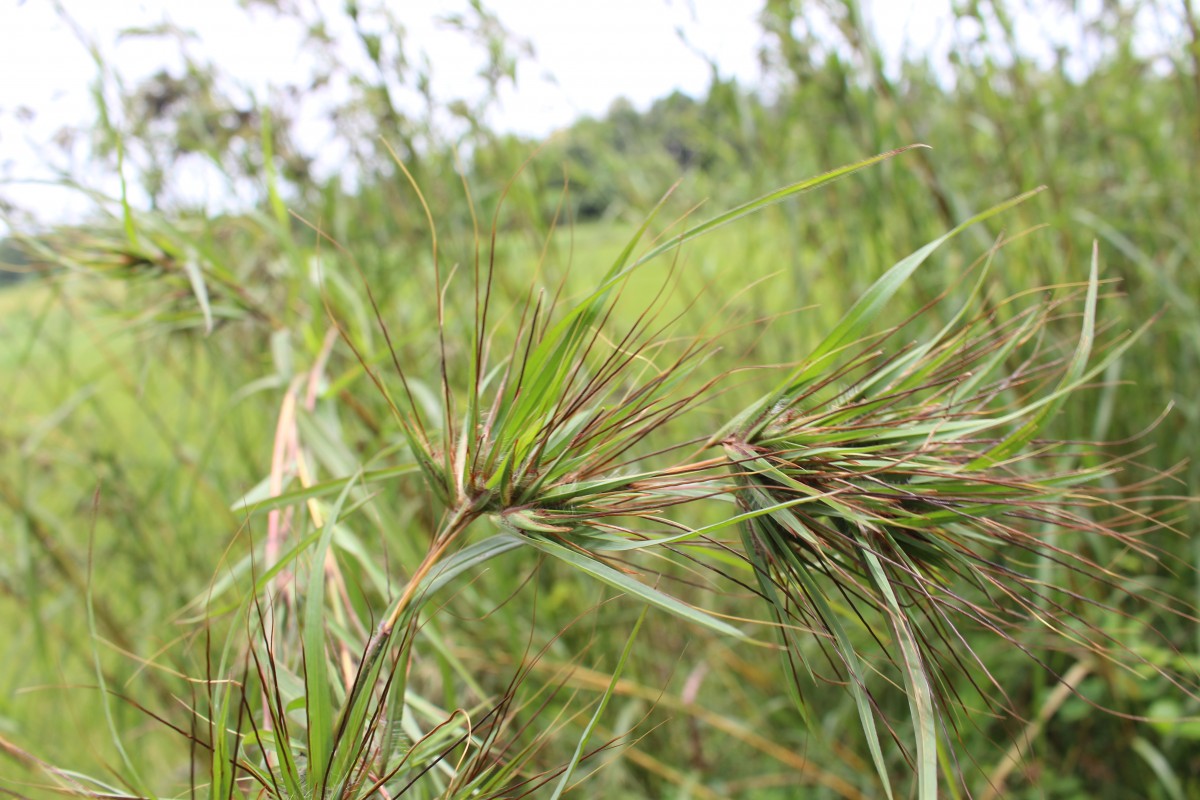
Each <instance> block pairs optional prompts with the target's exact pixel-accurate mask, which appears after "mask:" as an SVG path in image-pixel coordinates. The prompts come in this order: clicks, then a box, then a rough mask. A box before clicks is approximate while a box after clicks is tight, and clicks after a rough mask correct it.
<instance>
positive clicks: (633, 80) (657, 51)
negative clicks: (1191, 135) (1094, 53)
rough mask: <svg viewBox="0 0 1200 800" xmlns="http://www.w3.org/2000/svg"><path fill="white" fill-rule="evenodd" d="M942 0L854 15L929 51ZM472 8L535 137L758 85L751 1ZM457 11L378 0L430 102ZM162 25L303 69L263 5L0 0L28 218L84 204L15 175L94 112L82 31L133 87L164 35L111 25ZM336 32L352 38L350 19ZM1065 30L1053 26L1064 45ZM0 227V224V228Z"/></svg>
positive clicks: (439, 1) (282, 71) (227, 63)
mask: <svg viewBox="0 0 1200 800" xmlns="http://www.w3.org/2000/svg"><path fill="white" fill-rule="evenodd" d="M1091 1H1092V2H1093V3H1096V2H1100V0H1091ZM287 2H290V3H293V4H296V5H299V6H301V7H310V6H312V4H314V3H315V4H317V6H321V5H324V6H326V7H328V8H330V9H332V10H333V13H330V14H329V15H328V16H329V17H330V18H331V19H339V18H340V19H342V20H343V21H344V15H341V14H339V13H337V11H336V9H338V8H340V7H341V5H342V2H343V0H287ZM949 2H950V0H868V2H866V4H865V8H866V14H867V16H868V20H869V21H870V22H871V23H872V25H873V27H874V29H875V30H876V31H877V36H878V38H879V41H880V44H881V47H882V48H883V50H884V52H885V55H886V56H887V59H888V60H889V61H890V62H892V63H895V62H896V61H897V60H898V58H899V55H900V53H901V52H903V51H904V50H905V49H906V48H911V49H913V50H914V51H916V52H921V53H924V54H929V55H931V56H932V57H933V59H934V60H935V61H936V59H937V58H938V57H940V55H941V54H944V53H945V52H946V51H947V50H948V48H949V42H950V37H951V34H952V27H953V23H952V16H951V14H950V6H949ZM1084 2H1085V3H1087V2H1088V0H1084ZM251 5H252V4H251ZM485 5H486V6H487V7H488V8H490V9H493V10H494V11H495V12H496V13H497V15H498V16H499V18H500V19H501V21H502V22H503V24H504V25H505V26H507V28H508V29H509V30H511V31H512V32H514V33H515V34H517V36H519V37H521V38H523V39H525V40H527V41H528V42H529V43H530V44H531V45H532V50H533V57H532V58H531V59H529V60H526V61H525V62H523V63H522V65H521V70H520V73H519V79H518V82H517V86H516V89H515V90H513V89H506V90H505V91H504V93H503V94H502V95H501V102H500V104H499V105H498V106H497V107H496V109H495V111H494V114H493V116H492V117H491V119H490V120H489V121H490V122H491V124H492V125H493V126H494V127H495V128H496V129H499V130H502V131H512V132H517V133H523V134H528V135H535V136H540V135H544V134H546V133H548V132H550V131H552V130H555V129H557V128H561V127H564V126H566V125H568V124H569V123H570V122H571V121H572V120H574V119H576V118H577V117H579V116H581V115H585V114H587V115H599V114H603V113H604V112H605V110H606V109H607V108H608V107H609V106H610V105H611V103H612V102H613V100H614V99H616V98H618V97H624V98H627V99H629V100H630V101H632V102H633V104H634V105H635V106H636V107H638V108H645V107H647V106H648V105H649V104H650V103H651V102H652V101H653V100H654V99H656V98H659V97H663V96H665V95H667V94H669V93H670V92H672V91H675V90H680V91H683V92H685V93H688V94H692V95H701V94H703V92H704V91H705V90H706V88H707V86H708V84H709V81H710V77H711V72H710V66H709V63H708V61H707V60H706V59H707V58H711V59H712V60H713V61H715V63H716V64H717V66H718V69H719V70H720V72H721V74H722V75H723V76H725V77H734V78H737V79H738V81H739V82H741V83H742V84H743V85H748V86H755V85H758V84H759V83H760V82H761V80H762V74H761V72H760V69H759V64H758V51H759V47H760V45H761V36H762V34H761V31H760V29H759V27H758V25H757V24H756V19H755V18H756V15H757V13H758V10H759V9H760V7H761V2H757V1H754V0H605V2H604V3H597V2H594V0H556V2H542V1H541V0H491V2H487V3H485ZM56 6H58V7H60V8H61V9H62V10H63V11H65V15H66V17H69V18H70V19H71V20H72V22H71V23H68V22H67V21H66V18H65V17H64V14H63V13H60V12H59V11H57V10H56ZM466 7H467V0H422V2H420V3H412V2H411V0H410V1H409V2H400V0H397V2H395V3H393V4H392V8H394V9H395V10H396V13H397V15H398V16H399V17H400V18H401V20H402V22H403V24H404V25H405V27H406V29H407V31H408V41H409V42H410V46H412V45H415V49H418V50H420V51H423V52H424V53H426V54H427V55H428V57H429V59H430V62H431V65H432V73H433V76H434V91H435V93H436V94H437V96H439V97H441V98H442V99H447V98H451V97H458V96H462V95H463V94H469V93H470V92H471V91H472V89H471V88H469V87H471V86H472V85H473V84H474V85H475V86H477V85H478V82H477V81H476V79H475V77H474V73H475V71H476V70H477V68H478V66H479V52H478V50H477V49H475V48H474V47H473V46H472V45H471V44H470V43H469V42H468V41H466V39H465V38H464V37H463V36H462V35H461V34H458V33H455V32H453V31H451V30H449V29H447V27H446V26H445V25H439V24H438V22H437V20H438V19H439V18H440V17H443V16H444V15H445V14H447V13H451V12H454V11H461V10H463V9H464V8H466ZM413 8H419V9H420V11H419V12H415V11H410V9H413ZM164 21H170V22H173V23H174V24H176V25H177V26H179V27H181V28H184V29H188V30H191V31H194V32H195V34H196V41H195V42H194V43H192V44H189V45H188V47H190V48H192V52H193V53H194V54H197V55H202V56H204V57H207V58H211V59H212V60H214V61H217V62H219V64H220V65H221V66H222V67H223V68H224V69H225V70H226V71H227V72H229V73H230V74H232V75H234V76H237V78H238V80H239V81H241V82H242V83H243V84H244V85H245V86H246V87H247V88H248V89H249V90H251V91H253V92H255V93H257V94H258V95H260V96H262V95H265V94H266V93H267V91H268V90H269V87H270V86H272V85H276V86H278V85H282V84H284V83H286V82H288V81H289V80H295V79H296V77H297V72H298V71H303V70H306V69H307V68H308V67H310V66H311V63H310V62H311V59H310V58H309V54H307V53H305V51H304V49H303V48H301V47H300V40H301V35H302V30H301V28H300V27H299V26H297V25H294V24H291V23H290V22H288V21H281V20H280V19H279V18H278V17H276V16H275V15H273V14H272V13H270V12H267V11H265V10H262V9H255V8H253V7H252V8H251V10H250V11H246V10H243V9H241V8H239V7H238V4H237V2H236V0H204V1H203V2H197V0H157V1H156V2H151V1H150V0H58V2H50V1H49V0H0V198H3V197H7V198H9V199H10V200H13V201H16V202H17V203H18V204H19V205H22V206H26V207H30V208H32V209H33V210H34V211H35V212H36V213H37V214H38V215H39V216H40V217H42V218H62V217H64V216H65V217H70V216H73V215H74V214H75V213H78V209H80V208H83V207H86V205H87V201H86V200H85V199H83V198H81V197H78V196H74V197H72V196H70V194H69V193H66V192H64V191H63V190H62V189H61V188H56V187H48V186H39V185H37V184H36V183H31V182H29V181H30V179H34V180H36V179H45V178H47V177H49V176H50V175H51V174H52V173H51V172H50V171H48V170H47V169H46V168H45V166H44V165H45V162H46V160H47V157H49V154H52V153H54V152H55V148H54V147H53V146H52V143H53V142H54V141H55V137H56V135H57V134H58V132H59V131H60V130H61V129H63V127H64V126H68V125H84V126H86V125H87V124H88V123H89V122H90V121H91V120H94V118H95V110H94V104H93V102H92V99H91V96H90V91H91V85H92V83H93V80H94V78H95V75H96V65H95V63H94V61H93V60H92V57H91V55H90V54H89V52H88V50H87V48H86V47H85V46H84V44H83V43H82V42H81V36H82V38H86V39H88V40H90V41H91V42H93V43H94V45H95V46H96V47H97V48H98V49H99V51H100V52H101V53H102V55H103V57H104V59H105V60H106V61H108V62H110V63H112V64H115V65H116V66H117V69H118V71H119V72H120V74H122V75H123V76H124V78H125V80H126V81H128V82H131V83H132V82H135V81H136V80H137V79H138V78H141V77H145V76H148V75H150V74H152V73H153V72H155V71H157V70H158V69H161V68H162V67H164V66H166V67H176V68H177V67H178V66H179V65H180V64H181V63H182V61H181V58H180V55H179V52H178V48H177V45H174V44H172V43H170V42H164V41H154V40H148V39H137V38H129V37H121V36H120V32H121V30H122V29H125V28H129V27H136V26H150V25H154V24H156V23H161V22H164ZM1018 22H1019V24H1020V25H1021V26H1024V27H1026V28H1028V29H1029V30H1030V31H1031V32H1032V35H1033V37H1034V38H1036V36H1037V35H1038V34H1040V33H1041V32H1043V30H1044V29H1046V28H1047V27H1049V28H1051V29H1052V28H1054V27H1055V26H1056V25H1057V24H1059V23H1058V22H1057V21H1056V20H1055V19H1054V18H1053V15H1045V16H1041V15H1033V14H1026V15H1025V16H1024V17H1022V18H1021V19H1019V20H1018ZM342 33H343V35H344V36H345V37H346V38H349V37H350V33H349V30H348V29H347V30H344V31H342ZM1071 35H1072V34H1071V33H1070V32H1069V31H1068V32H1060V33H1057V34H1055V36H1057V38H1059V39H1062V38H1063V37H1066V38H1067V39H1068V40H1069V39H1070V37H1071ZM685 40H686V42H685ZM355 49H356V50H357V48H355ZM307 127H308V130H307V135H309V136H311V137H315V138H316V139H317V140H319V138H320V136H321V133H320V131H319V127H320V126H319V124H318V123H317V122H316V121H315V120H313V121H311V124H310V125H308V126H307ZM310 143H312V140H310V142H309V143H305V142H304V141H303V139H302V144H310ZM318 143H319V142H318ZM77 152H83V150H82V148H81V149H79V150H77ZM56 157H57V156H56ZM57 158H58V165H59V166H60V167H61V168H63V169H66V170H68V171H71V172H73V173H77V174H79V171H80V170H82V171H83V172H86V165H82V164H78V163H74V164H73V163H70V162H69V161H64V160H63V159H62V158H61V157H57ZM201 190H202V191H203V187H201ZM211 191H214V192H218V191H222V190H219V189H212V190H211ZM3 224H4V223H3V221H2V220H0V233H2V232H3V230H2V229H3Z"/></svg>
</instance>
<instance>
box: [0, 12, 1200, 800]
mask: <svg viewBox="0 0 1200 800" xmlns="http://www.w3.org/2000/svg"><path fill="white" fill-rule="evenodd" d="M968 5H970V7H969V8H967V7H964V8H960V9H959V10H958V11H957V12H956V13H957V14H958V21H959V23H960V24H961V25H962V26H963V27H964V29H965V30H969V31H977V32H976V33H975V34H971V35H968V34H962V36H961V38H960V40H957V41H956V45H955V49H954V53H955V57H954V58H953V59H952V64H951V66H950V67H948V68H946V69H948V70H950V73H949V75H950V78H952V80H948V79H947V74H946V72H945V71H942V72H939V71H938V70H935V69H934V68H933V67H932V66H930V65H928V64H925V63H921V62H919V61H917V60H910V61H908V62H906V63H905V64H903V65H902V67H901V68H900V70H899V72H898V74H892V73H891V71H886V70H884V69H883V68H882V66H881V64H882V60H881V59H882V56H881V55H880V51H879V50H878V47H877V45H875V44H874V43H873V40H872V39H871V37H870V35H869V31H868V30H867V29H866V28H864V27H862V25H861V19H860V16H859V15H860V9H858V7H857V5H856V4H854V3H851V2H835V3H822V4H811V3H787V2H774V1H772V2H768V3H766V4H765V5H764V10H763V13H762V16H761V23H762V26H763V34H764V42H765V43H766V46H767V48H768V50H769V55H770V58H769V59H768V69H769V71H770V75H771V78H772V81H773V86H774V88H773V90H772V92H771V93H769V94H768V93H766V92H756V91H754V90H753V89H754V87H742V86H738V85H736V84H734V83H733V82H731V81H726V80H723V79H721V78H720V77H719V75H716V74H715V75H714V80H713V83H712V85H711V86H710V89H709V92H708V94H707V95H706V96H705V97H701V98H689V97H685V96H683V95H675V96H672V97H670V98H664V99H663V100H662V101H660V102H658V103H656V104H655V105H654V106H652V107H651V108H649V109H646V110H643V111H638V110H635V109H633V108H631V107H629V106H628V104H622V103H618V104H615V105H614V106H613V108H612V110H611V111H610V112H609V113H608V114H607V115H606V116H604V117H601V118H598V119H588V120H581V121H579V122H578V123H576V124H575V125H573V126H572V127H571V128H569V129H567V130H565V131H561V132H559V133H557V134H555V135H554V136H552V137H549V138H548V139H547V140H545V141H540V142H539V141H532V140H525V139H521V138H518V137H513V136H509V135H502V134H500V133H496V132H494V131H491V130H489V129H488V128H487V126H486V125H485V124H484V122H483V121H484V120H485V119H486V115H485V114H483V113H482V112H480V113H479V114H478V116H477V117H475V116H470V114H467V116H468V117H469V119H467V120H466V122H469V123H470V124H469V125H466V124H465V123H464V127H463V131H465V132H461V133H459V134H457V138H455V137H454V136H449V135H446V134H445V132H444V130H443V129H442V128H439V127H438V126H436V125H434V124H433V123H432V122H431V121H430V120H429V119H425V118H422V117H420V116H419V115H416V114H412V113H408V114H406V113H404V112H401V111H399V110H397V108H396V107H395V106H392V105H389V103H390V102H391V101H390V100H389V98H388V94H387V92H386V91H383V89H384V88H386V86H388V85H391V84H389V83H388V81H389V80H393V79H394V80H402V76H401V75H400V74H397V75H391V76H388V75H385V72H386V68H387V67H386V64H385V63H384V60H383V59H381V58H380V57H379V47H380V44H379V41H380V40H378V39H372V38H371V37H372V36H379V37H382V40H383V41H388V42H390V41H392V40H391V39H389V38H388V37H389V36H393V35H395V36H396V37H397V38H396V40H395V43H394V44H395V45H396V46H398V47H399V46H402V44H401V40H400V38H399V36H398V34H396V33H395V32H394V31H393V32H391V33H388V32H384V33H378V34H369V33H368V32H367V29H366V27H360V28H359V29H358V31H359V34H360V35H361V37H362V41H361V45H362V46H363V47H364V52H366V53H367V55H368V56H369V57H371V58H373V59H375V60H374V62H373V63H374V64H375V65H376V66H377V67H378V69H379V74H378V75H375V74H374V73H371V74H365V73H364V74H361V75H357V77H358V78H361V80H360V81H359V82H358V83H355V84H354V85H355V86H356V87H357V89H356V91H359V92H360V94H359V95H356V96H355V98H354V101H353V102H352V103H348V104H347V106H348V107H350V106H353V110H354V113H356V114H358V115H359V116H357V117H355V120H357V122H356V126H355V127H354V128H353V132H354V135H355V137H356V138H354V139H353V141H354V142H355V143H356V147H354V148H352V149H351V151H350V154H349V155H348V156H347V158H348V160H349V163H348V166H347V172H350V171H353V172H354V173H355V174H356V175H357V178H356V180H355V181H352V182H349V181H339V180H338V178H337V177H336V176H335V177H331V178H321V177H319V176H313V175H310V174H307V173H306V172H305V170H304V169H303V161H302V159H297V158H295V157H294V156H295V155H296V153H295V149H294V148H295V144H294V142H293V141H292V140H291V139H290V138H289V137H290V135H291V131H290V129H289V124H290V122H289V117H288V114H287V109H286V108H273V107H271V106H270V105H269V104H268V103H266V102H264V103H263V104H262V105H259V106H255V107H253V108H250V109H246V108H245V107H244V105H243V106H239V105H238V104H239V102H242V101H240V100H239V99H238V98H239V96H238V95H237V94H236V92H229V93H223V92H222V87H224V86H227V85H228V84H227V83H223V82H222V81H223V80H226V79H227V78H228V76H222V75H221V73H220V72H219V70H218V69H217V68H216V67H212V66H211V65H197V64H194V65H192V66H193V67H195V68H196V69H195V71H194V72H189V73H188V75H187V76H186V80H185V79H182V78H180V79H178V80H177V81H176V82H175V83H173V84H172V87H173V89H174V91H176V92H178V94H179V96H178V97H177V98H175V99H172V100H171V101H169V102H163V103H162V104H160V105H159V106H157V107H153V104H147V102H146V98H147V97H160V98H161V96H162V95H161V90H163V88H164V85H163V82H164V81H165V79H164V78H163V77H162V76H158V77H156V78H152V79H148V81H147V83H146V84H144V85H140V86H129V85H125V84H120V85H118V84H116V83H114V84H112V86H111V88H112V89H113V91H114V92H116V95H115V96H117V97H118V101H113V100H111V99H109V100H108V101H104V100H101V101H100V102H102V103H107V104H103V105H100V106H98V109H97V112H98V113H97V121H96V123H95V129H94V131H93V133H94V134H95V137H94V138H95V142H96V144H95V149H96V153H95V154H94V155H95V159H96V161H97V163H100V164H108V165H110V166H111V167H112V168H113V169H117V168H118V166H119V168H120V169H122V170H123V171H124V175H125V180H126V182H127V183H126V189H127V191H126V194H125V195H123V196H122V195H121V194H119V193H118V194H116V195H115V196H107V195H103V194H100V193H93V194H92V195H91V196H92V197H93V199H94V203H95V207H94V212H93V214H92V216H91V217H89V219H88V220H86V221H84V222H81V223H78V224H71V225H49V224H47V225H33V224H28V223H21V222H20V221H19V220H18V219H17V218H15V217H14V218H13V221H12V229H13V233H12V235H11V237H10V238H9V239H8V241H7V242H6V250H5V252H6V253H10V254H19V258H16V257H12V256H11V255H10V256H8V257H6V258H8V259H9V260H11V262H12V263H11V264H9V267H10V269H11V270H12V271H14V272H17V271H20V272H21V273H22V274H23V275H24V274H25V273H32V274H29V275H26V276H25V278H24V279H23V280H21V281H19V282H15V283H13V284H12V285H9V286H6V287H5V288H3V289H2V290H0V342H2V344H0V536H2V537H3V538H2V544H3V552H4V554H5V555H4V557H3V559H0V630H2V631H4V634H3V645H4V652H5V658H4V659H2V660H0V790H3V791H4V792H7V793H9V794H12V795H14V796H17V797H31V798H33V797H36V798H41V797H51V796H60V795H61V794H62V793H67V794H71V795H78V796H92V797H105V798H134V797H137V798H141V797H155V798H168V797H169V798H175V797H204V798H213V800H216V798H234V797H237V798H257V797H272V798H274V797H279V798H299V797H306V798H311V797H333V798H346V799H347V800H358V799H359V798H367V797H380V798H392V797H400V796H404V797H413V798H516V797H537V798H540V797H546V798H557V797H559V796H562V795H564V794H568V793H569V794H571V795H573V796H579V797H621V798H624V797H629V798H643V797H644V798H661V797H668V798H748V799H749V798H755V799H758V798H762V799H764V800H766V799H774V798H790V797H813V798H878V797H896V798H901V797H916V798H921V800H926V799H930V800H932V799H933V798H940V797H950V798H960V797H961V798H965V797H983V798H996V797H1005V798H1010V797H1011V798H1043V797H1053V798H1093V797H1095V798H1114V799H1115V798H1125V797H1147V798H1163V800H1178V799H1179V798H1193V797H1200V778H1198V777H1197V776H1198V775H1200V756H1198V755H1197V754H1198V753H1200V629H1198V627H1197V617H1198V610H1197V605H1198V603H1200V574H1198V571H1197V570H1198V568H1200V539H1198V538H1197V531H1198V525H1197V523H1198V522H1200V514H1198V513H1197V506H1196V496H1195V494H1196V492H1195V487H1196V486H1197V485H1200V466H1198V465H1197V462H1196V460H1195V459H1194V452H1195V450H1196V447H1197V445H1198V443H1200V434H1198V429H1197V415H1198V413H1200V406H1198V404H1197V403H1198V401H1197V398H1198V397H1200V378H1198V377H1197V376H1198V375H1200V369H1198V367H1200V308H1197V305H1198V304H1200V270H1198V263H1200V244H1198V243H1200V223H1198V222H1197V218H1196V214H1195V210H1196V209H1197V208H1200V158H1198V157H1197V155H1198V153H1197V144H1196V143H1197V141H1200V92H1197V86H1198V85H1200V84H1197V82H1196V81H1197V74H1198V73H1197V67H1198V65H1200V45H1198V44H1197V39H1196V38H1195V35H1194V34H1195V31H1196V30H1197V26H1198V25H1200V21H1198V20H1197V19H1196V17H1195V13H1194V12H1193V11H1192V10H1191V8H1190V4H1184V6H1183V10H1180V9H1178V8H1175V7H1174V6H1171V7H1168V6H1166V4H1158V3H1153V2H1128V3H1115V4H1109V5H1106V6H1105V7H1104V8H1103V9H1101V10H1098V11H1095V12H1094V13H1093V14H1092V16H1090V17H1085V16H1083V15H1085V14H1086V13H1091V12H1085V11H1076V12H1073V13H1075V14H1077V15H1079V16H1077V17H1075V18H1074V19H1076V20H1077V21H1078V22H1079V23H1080V24H1081V25H1083V24H1086V25H1087V26H1088V30H1089V31H1091V34H1090V35H1092V36H1094V37H1095V44H1096V48H1097V49H1096V52H1098V53H1099V54H1100V55H1099V56H1097V57H1096V58H1095V59H1094V60H1093V61H1092V62H1091V63H1089V65H1088V67H1087V69H1086V70H1085V71H1084V72H1083V73H1082V74H1080V73H1079V71H1078V70H1076V69H1075V68H1074V67H1072V66H1070V65H1069V63H1068V60H1067V58H1066V55H1065V54H1060V57H1059V60H1058V61H1052V60H1051V61H1047V59H1045V58H1041V57H1034V56H1031V55H1028V54H1026V52H1025V51H1024V50H1022V48H1021V47H1019V46H1018V44H1019V43H1018V41H1017V39H1016V35H1015V34H1014V32H1013V30H1014V29H1013V22H1012V19H1011V18H1010V16H1009V14H1010V12H1014V9H1015V5H1016V4H1012V7H1010V4H1008V3H1001V2H991V3H983V4H973V5H972V4H968ZM278 13H296V14H300V13H301V12H299V11H294V12H287V11H286V10H284V11H278ZM346 13H350V12H346ZM355 13H358V12H355ZM363 13H364V14H365V12H363ZM472 13H475V14H477V15H478V19H477V20H476V21H477V22H478V23H479V24H480V28H479V30H485V31H488V32H489V33H488V35H489V36H491V37H493V38H492V39H491V40H490V44H491V45H492V46H493V49H490V50H489V51H488V52H489V53H491V57H492V58H493V59H496V63H497V64H500V65H501V66H503V65H505V64H507V63H508V62H506V61H505V60H504V58H503V57H502V56H504V55H505V54H506V53H508V52H509V51H508V50H507V49H506V48H507V47H508V46H509V42H508V40H507V39H506V38H505V34H504V33H503V29H500V31H499V32H497V30H496V29H494V28H490V27H486V26H484V24H483V23H487V22H494V21H496V20H497V19H501V20H502V18H503V17H502V12H501V16H500V17H498V18H497V17H494V16H492V15H491V14H490V12H486V11H485V10H483V9H482V8H477V9H475V11H473V12H472ZM806 13H807V14H824V15H826V16H827V18H828V20H829V23H830V24H829V27H828V30H827V31H825V33H823V34H822V35H823V36H826V37H833V39H832V40H830V39H817V38H815V35H814V34H809V33H804V31H805V30H809V29H808V28H804V26H801V25H799V20H801V19H802V18H803V15H804V14H806ZM1146 15H1150V16H1152V17H1153V18H1154V19H1158V20H1160V21H1162V20H1165V21H1166V23H1164V24H1165V25H1166V28H1167V29H1168V30H1169V31H1170V32H1171V33H1170V34H1169V35H1167V36H1166V38H1165V39H1164V41H1163V46H1162V47H1161V48H1160V49H1156V50H1154V51H1152V52H1145V50H1144V48H1141V47H1139V46H1138V45H1137V42H1136V41H1135V31H1136V29H1137V25H1142V24H1144V22H1143V21H1141V20H1143V17H1144V16H1146ZM1155 15H1157V16H1155ZM972 21H973V23H974V24H975V25H976V27H970V26H967V25H966V23H967V22H972ZM1135 22H1136V25H1135ZM1167 23H1169V24H1167ZM363 25H364V26H365V25H366V23H363ZM1189 25H1190V27H1189ZM823 30H824V29H823ZM1189 31H1190V33H1189ZM831 41H832V42H834V43H835V44H836V46H831V44H830V42H831ZM372 42H374V49H372ZM388 46H391V45H388ZM201 66H203V67H204V68H203V69H201V68H200V67H201ZM338 68H339V69H342V70H345V71H347V74H351V75H354V74H356V73H353V71H352V68H351V67H350V66H346V65H340V66H339V67H338ZM491 74H492V80H494V81H496V82H498V83H504V82H505V81H517V75H518V74H519V73H517V72H513V73H511V74H510V73H509V72H506V71H505V70H503V69H499V70H498V71H494V72H493V73H491ZM372 76H373V77H372ZM385 78H386V80H385ZM106 79H107V80H112V75H111V74H110V73H109V72H108V71H107V68H106V70H104V71H101V78H100V80H102V81H103V80H106ZM407 79H408V80H410V81H411V80H412V78H411V77H409V78H407ZM155 81H158V83H157V84H156V83H155ZM517 83H518V86H519V81H517ZM154 91H159V92H160V93H159V94H157V95H155V94H154V93H153V92H154ZM97 96H98V97H100V98H104V97H105V96H106V95H104V94H103V93H98V95H97ZM239 109H240V110H242V111H245V112H246V114H245V115H243V116H241V117H239V116H237V114H236V113H234V112H236V111H238V110H239ZM460 111H461V109H460ZM251 112H253V113H251ZM430 113H431V114H432V113H433V112H432V111H430ZM463 113H464V114H466V112H463ZM470 113H471V114H474V113H476V111H471V112H470ZM231 119H233V120H235V122H236V124H235V123H233V122H228V121H229V120H231ZM197 120H199V122H200V123H203V124H198V122H197ZM439 132H441V133H440V134H439ZM231 154H233V155H231ZM197 156H198V157H201V158H205V159H208V161H209V162H210V163H212V164H215V165H217V166H218V167H219V168H220V170H222V174H224V175H225V177H226V179H227V180H228V182H229V185H230V186H234V185H237V186H245V185H249V186H252V187H254V191H255V194H254V197H255V199H254V201H253V202H251V203H249V204H247V205H246V207H245V208H241V209H238V210H235V211H225V212H221V213H206V212H205V211H204V210H203V209H201V208H197V207H194V206H190V205H188V204H186V203H183V202H175V201H174V200H173V198H172V197H171V195H170V191H169V187H170V181H169V178H170V176H171V175H172V174H173V173H172V170H173V169H180V168H181V167H180V164H181V163H182V162H183V160H184V158H185V157H197ZM351 168H352V169H351ZM83 180H84V179H83V177H82V176H68V177H64V179H63V181H64V185H66V186H67V187H68V188H70V190H72V191H84V189H83V188H82V187H81V186H79V185H77V183H82V182H83ZM135 184H137V186H138V191H134V189H133V187H134V185H135ZM139 192H140V193H139ZM140 198H149V200H148V201H146V202H142V200H141V199H140Z"/></svg>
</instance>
